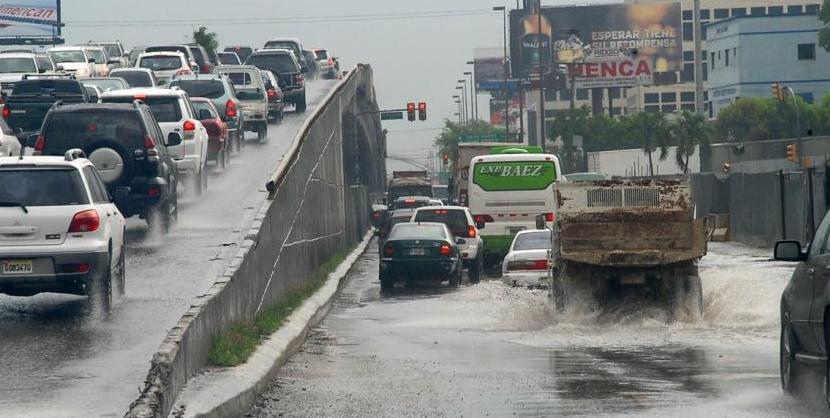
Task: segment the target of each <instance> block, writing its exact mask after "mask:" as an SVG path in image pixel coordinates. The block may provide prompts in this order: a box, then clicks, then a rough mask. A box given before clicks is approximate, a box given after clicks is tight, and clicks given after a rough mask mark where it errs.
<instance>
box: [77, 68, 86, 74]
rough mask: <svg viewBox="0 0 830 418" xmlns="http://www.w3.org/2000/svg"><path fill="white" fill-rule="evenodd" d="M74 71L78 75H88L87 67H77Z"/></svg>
mask: <svg viewBox="0 0 830 418" xmlns="http://www.w3.org/2000/svg"><path fill="white" fill-rule="evenodd" d="M75 73H76V74H78V75H89V68H78V71H76V72H75Z"/></svg>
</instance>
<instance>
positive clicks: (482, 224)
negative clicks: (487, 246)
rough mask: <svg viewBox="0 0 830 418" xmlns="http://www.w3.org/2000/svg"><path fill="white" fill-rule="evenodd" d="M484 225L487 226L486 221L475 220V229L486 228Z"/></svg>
mask: <svg viewBox="0 0 830 418" xmlns="http://www.w3.org/2000/svg"><path fill="white" fill-rule="evenodd" d="M486 227H487V223H486V222H483V221H478V222H476V228H477V229H484V228H486Z"/></svg>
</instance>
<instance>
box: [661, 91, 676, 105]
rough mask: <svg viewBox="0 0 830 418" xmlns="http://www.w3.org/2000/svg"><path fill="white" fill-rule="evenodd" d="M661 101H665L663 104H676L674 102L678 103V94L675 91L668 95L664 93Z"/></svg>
mask: <svg viewBox="0 0 830 418" xmlns="http://www.w3.org/2000/svg"><path fill="white" fill-rule="evenodd" d="M661 99H662V100H663V103H669V102H671V103H674V102H676V101H677V93H675V92H673V91H672V92H668V93H663V94H662V97H661Z"/></svg>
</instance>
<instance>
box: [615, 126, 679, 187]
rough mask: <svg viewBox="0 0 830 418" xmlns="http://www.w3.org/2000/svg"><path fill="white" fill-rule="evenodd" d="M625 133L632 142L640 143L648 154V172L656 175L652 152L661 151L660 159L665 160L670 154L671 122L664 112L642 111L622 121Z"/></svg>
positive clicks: (640, 146)
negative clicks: (669, 122) (667, 119)
mask: <svg viewBox="0 0 830 418" xmlns="http://www.w3.org/2000/svg"><path fill="white" fill-rule="evenodd" d="M621 122H622V123H623V124H624V129H625V134H626V136H628V138H629V140H631V141H632V142H636V143H639V148H641V149H642V150H643V152H644V153H646V154H648V172H649V175H650V176H652V177H654V161H653V157H652V155H651V154H652V153H654V152H656V151H658V150H659V151H660V156H659V159H660V161H663V160H665V159H666V157H667V156H668V154H669V151H668V146H669V141H670V132H669V124H668V122H667V121H666V116H665V115H664V114H663V113H652V112H640V113H635V114H634V115H632V116H631V117H628V118H625V119H623V120H622V121H621Z"/></svg>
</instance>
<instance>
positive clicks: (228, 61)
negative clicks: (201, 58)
mask: <svg viewBox="0 0 830 418" xmlns="http://www.w3.org/2000/svg"><path fill="white" fill-rule="evenodd" d="M216 55H218V56H219V62H220V63H221V64H222V65H242V60H241V59H239V55H236V52H217V53H216Z"/></svg>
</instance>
